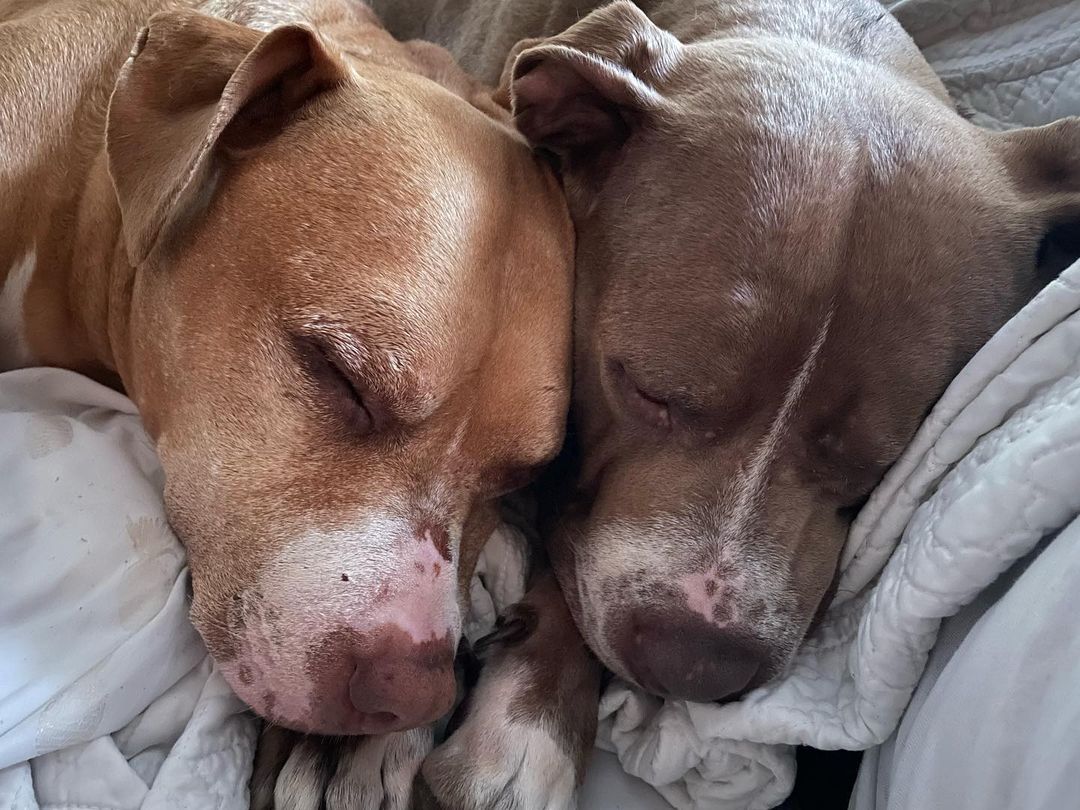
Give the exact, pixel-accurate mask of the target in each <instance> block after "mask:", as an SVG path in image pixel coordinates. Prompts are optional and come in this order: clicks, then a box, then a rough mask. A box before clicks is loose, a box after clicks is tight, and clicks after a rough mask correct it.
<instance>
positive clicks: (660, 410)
mask: <svg viewBox="0 0 1080 810" xmlns="http://www.w3.org/2000/svg"><path fill="white" fill-rule="evenodd" d="M608 373H609V375H610V378H611V381H612V385H613V387H614V389H615V392H616V395H617V396H618V397H619V399H620V401H621V402H622V403H623V404H624V405H625V408H626V410H627V412H629V414H630V415H631V416H633V417H634V418H635V419H637V420H638V421H640V422H643V423H644V424H646V425H648V426H650V427H653V428H657V429H659V430H664V431H667V430H670V429H671V406H670V405H669V404H668V403H667V402H666V401H665V400H664V399H663V398H661V397H660V396H658V395H656V394H653V393H651V392H648V391H645V390H644V389H642V388H641V387H640V386H639V384H638V383H637V382H636V381H635V380H634V378H633V377H632V376H631V375H630V373H629V372H628V371H627V370H626V366H624V365H623V364H622V363H621V362H619V361H617V360H612V361H609V363H608Z"/></svg>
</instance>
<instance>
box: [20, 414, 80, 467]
mask: <svg viewBox="0 0 1080 810" xmlns="http://www.w3.org/2000/svg"><path fill="white" fill-rule="evenodd" d="M74 437H75V431H74V429H73V428H72V427H71V420H70V419H68V418H67V417H64V416H57V415H55V414H40V413H35V414H32V415H31V417H30V424H29V426H28V427H27V430H26V451H27V453H28V454H29V455H30V458H32V459H35V460H37V459H40V458H44V457H45V456H47V455H49V454H50V453H55V452H56V451H57V450H63V449H64V448H65V447H67V446H68V445H69V444H71V440H72V439H73V438H74Z"/></svg>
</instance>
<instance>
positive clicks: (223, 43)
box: [106, 11, 346, 264]
mask: <svg viewBox="0 0 1080 810" xmlns="http://www.w3.org/2000/svg"><path fill="white" fill-rule="evenodd" d="M345 75H346V69H345V68H344V67H343V65H342V64H341V63H340V62H339V61H338V60H337V59H336V58H335V57H334V56H332V55H331V54H330V53H329V52H328V51H327V49H326V47H325V46H324V45H323V43H322V41H321V40H320V39H319V37H318V35H317V34H316V33H315V32H314V31H312V30H311V29H309V28H307V27H305V26H299V25H290V26H284V27H281V28H277V29H275V30H273V31H271V32H270V33H268V34H266V35H263V34H261V33H259V32H258V31H254V30H252V29H250V28H245V27H243V26H240V25H235V24H233V23H230V22H226V21H224V20H219V19H216V18H213V17H208V16H206V15H204V14H199V13H196V12H192V11H168V12H161V13H159V14H156V15H154V16H153V17H152V18H151V19H150V22H149V24H148V25H147V27H146V28H144V29H143V30H142V32H141V33H140V34H139V37H138V40H137V41H136V43H135V46H134V48H133V49H132V52H131V55H130V56H129V57H128V60H127V62H126V63H125V65H124V67H123V69H122V70H121V71H120V74H119V77H118V79H117V82H116V87H115V89H114V90H113V95H112V99H111V100H110V102H109V114H108V125H107V128H106V151H107V153H108V160H109V172H110V174H111V176H112V180H113V185H114V186H115V189H116V194H117V198H118V200H119V203H120V210H121V214H122V218H123V231H124V238H125V242H126V246H127V251H128V257H129V259H130V261H131V262H132V263H133V264H138V263H140V262H142V261H143V260H145V259H146V257H147V256H148V255H149V253H150V252H151V250H152V248H153V247H154V245H155V244H156V243H157V242H158V241H159V240H160V238H161V237H162V236H163V235H164V233H165V231H166V229H167V226H168V225H170V224H172V223H174V222H176V221H178V220H179V219H181V218H182V217H181V211H188V212H190V207H191V206H194V207H197V206H198V204H199V203H200V202H205V201H206V199H207V197H209V195H210V194H211V193H212V190H213V186H214V183H215V180H216V174H217V172H219V171H220V170H221V168H222V167H223V165H224V161H228V160H236V159H242V158H243V156H244V155H246V154H248V153H249V152H251V151H252V150H255V149H257V148H258V147H259V146H261V145H262V144H264V143H266V142H267V141H269V140H270V139H272V138H273V137H274V136H276V135H277V134H278V133H280V132H281V131H282V129H283V128H284V127H285V126H286V125H287V124H288V122H289V120H290V118H291V117H292V116H293V115H294V114H295V113H296V112H297V111H298V110H299V109H300V108H301V107H303V106H304V105H305V104H306V103H308V102H309V101H310V100H311V99H312V98H313V97H315V96H316V95H318V94H319V93H322V92H324V91H326V90H328V89H331V88H333V87H336V86H337V85H338V84H340V83H341V82H342V81H343V80H344V78H345Z"/></svg>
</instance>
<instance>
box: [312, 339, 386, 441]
mask: <svg viewBox="0 0 1080 810" xmlns="http://www.w3.org/2000/svg"><path fill="white" fill-rule="evenodd" d="M293 344H294V348H295V350H296V353H297V355H298V357H299V360H300V363H301V365H302V366H303V367H304V369H305V371H306V372H307V374H308V375H309V377H310V378H311V379H312V380H313V381H314V382H315V384H316V385H317V386H319V388H320V389H322V390H324V391H326V392H327V393H328V394H329V395H330V397H331V399H332V401H333V402H336V403H337V407H338V408H340V409H341V410H342V411H343V412H344V414H345V416H346V417H347V419H348V421H349V423H350V428H351V429H352V430H353V431H355V432H356V433H359V434H360V435H366V434H368V433H372V432H374V431H377V430H380V429H382V428H383V427H385V426H386V425H387V424H388V423H389V422H390V421H391V414H390V411H389V409H388V407H387V403H386V402H385V401H384V399H383V398H382V397H380V396H379V395H378V393H377V392H376V391H375V390H374V387H373V386H372V385H371V383H370V382H369V380H368V378H367V375H366V373H365V371H364V370H363V369H360V368H358V367H357V363H356V358H355V357H351V356H350V355H355V352H349V351H342V348H341V347H340V346H338V345H336V342H335V341H333V340H327V339H325V337H324V336H322V335H298V336H294V341H293Z"/></svg>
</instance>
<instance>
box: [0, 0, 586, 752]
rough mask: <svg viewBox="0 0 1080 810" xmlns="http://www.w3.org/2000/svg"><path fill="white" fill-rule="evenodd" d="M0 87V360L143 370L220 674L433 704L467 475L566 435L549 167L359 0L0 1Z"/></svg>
mask: <svg viewBox="0 0 1080 810" xmlns="http://www.w3.org/2000/svg"><path fill="white" fill-rule="evenodd" d="M189 6H190V7H189ZM148 21H149V22H148ZM267 32H268V33H267ZM129 52H130V55H129ZM0 109H3V110H4V114H3V117H2V120H0V289H2V298H0V313H5V319H4V320H3V322H2V323H0V328H2V329H3V333H2V334H3V337H4V342H3V343H0V355H2V357H0V360H2V362H3V366H2V367H5V368H10V367H14V366H19V365H29V364H48V365H58V366H65V367H68V368H72V369H76V370H79V371H83V372H85V373H88V374H91V375H93V376H95V377H97V378H99V379H101V380H103V381H107V382H110V383H112V384H114V385H117V386H121V387H122V388H123V390H124V391H126V392H127V393H128V394H129V395H130V396H131V397H132V398H133V399H134V401H135V402H136V403H137V405H138V407H139V410H140V413H141V415H142V418H143V419H144V421H145V424H146V427H147V429H148V431H149V433H150V435H151V436H152V437H153V439H154V440H155V442H156V446H157V449H158V451H159V453H160V457H161V462H162V465H163V466H164V469H165V473H166V486H165V498H166V501H167V508H168V514H169V517H170V520H171V522H172V525H173V526H174V528H175V529H176V531H177V532H178V534H179V535H180V537H181V539H182V540H183V542H184V544H185V545H186V547H187V550H188V553H189V558H190V565H191V571H192V580H193V588H194V604H193V607H192V617H193V619H194V621H195V623H196V625H197V627H198V628H199V630H200V632H201V633H202V635H203V637H204V638H205V640H206V642H207V645H208V646H209V648H210V651H211V653H212V654H213V656H214V657H215V659H216V660H217V661H218V663H219V664H220V665H221V667H222V669H223V670H224V672H225V674H226V677H227V678H228V679H229V681H230V683H231V684H232V686H233V687H234V688H235V689H236V691H237V692H238V693H239V694H240V696H241V697H243V698H244V699H245V700H246V701H247V702H248V703H249V704H250V705H251V706H252V707H254V708H255V709H256V710H257V711H258V712H260V713H262V714H264V715H266V716H268V717H270V718H272V719H273V720H275V721H276V722H278V723H281V724H284V725H287V726H290V727H292V728H297V729H302V730H305V731H311V732H322V733H349V734H355V733H376V732H385V731H390V730H395V729H404V728H412V727H415V726H419V725H421V724H424V723H427V722H429V721H431V720H433V719H435V718H436V717H438V716H439V715H441V714H442V713H444V712H445V711H446V710H447V708H448V707H449V705H450V703H451V701H452V699H453V696H454V692H455V684H454V676H453V657H454V652H455V648H456V645H457V641H458V635H459V632H460V628H461V608H460V604H459V603H460V595H459V583H460V582H467V581H468V580H469V578H470V576H471V570H472V566H473V564H474V562H475V559H476V556H477V554H478V553H479V550H480V547H481V545H482V543H483V542H484V540H485V539H486V537H487V535H488V533H489V532H490V530H491V528H492V526H493V525H494V520H495V514H494V511H493V507H492V504H493V502H494V500H495V499H496V498H497V497H498V496H499V495H500V494H501V493H503V492H505V491H507V490H508V489H510V488H513V487H516V486H518V485H520V484H521V483H523V481H524V480H526V479H527V478H528V476H529V474H530V473H531V472H532V471H533V470H535V469H537V468H538V466H539V465H541V464H543V463H544V462H545V461H547V460H549V459H550V458H551V457H552V456H553V454H554V453H555V452H556V451H557V449H558V446H559V444H560V442H561V438H562V432H563V425H564V422H565V408H566V405H567V402H568V397H569V365H568V364H569V351H570V335H569V332H570V327H569V306H570V294H571V273H572V236H571V231H570V223H569V219H568V217H567V215H566V212H565V207H564V203H563V200H562V195H561V194H560V192H559V190H558V186H557V184H556V183H555V181H554V179H553V177H551V176H550V175H549V174H548V172H547V171H546V170H545V169H544V167H543V166H542V165H541V164H540V163H539V161H537V160H536V158H535V157H534V156H533V155H532V154H531V152H530V150H529V148H528V146H527V145H526V143H525V142H524V140H523V139H522V138H521V137H520V136H519V135H518V134H517V133H515V132H514V131H513V129H512V128H511V127H510V126H509V122H508V116H506V114H505V112H504V111H502V110H500V109H499V108H497V107H496V106H494V105H493V104H492V103H491V102H490V99H489V98H488V97H486V96H485V94H484V91H483V89H482V88H481V87H480V86H479V85H477V84H475V83H474V82H473V81H472V80H470V79H468V78H467V77H466V76H465V74H463V73H461V71H460V70H459V69H458V68H457V67H456V66H455V65H454V64H453V62H452V60H451V59H450V58H449V56H448V55H447V54H446V53H445V52H444V51H441V49H438V48H435V47H434V46H430V45H425V44H421V43H416V44H407V45H401V44H398V43H396V42H394V41H393V40H392V39H391V38H390V37H389V35H387V34H386V33H385V31H383V30H382V29H381V28H380V27H379V26H378V25H377V23H376V21H375V19H374V17H373V16H372V15H371V14H370V12H369V11H368V10H367V9H366V7H365V6H363V5H362V4H360V3H355V2H352V0H309V1H308V2H303V1H302V0H295V1H293V0H290V2H285V3H282V2H265V3H264V2H258V0H252V1H251V2H220V1H215V0H210V2H206V3H203V4H201V5H199V4H188V3H177V2H164V1H162V2H156V1H155V0H144V1H143V2H138V1H137V0H110V1H109V2H105V1H104V0H98V1H97V2H79V0H51V2H25V0H2V1H0ZM522 358H528V362H521V360H522Z"/></svg>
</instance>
